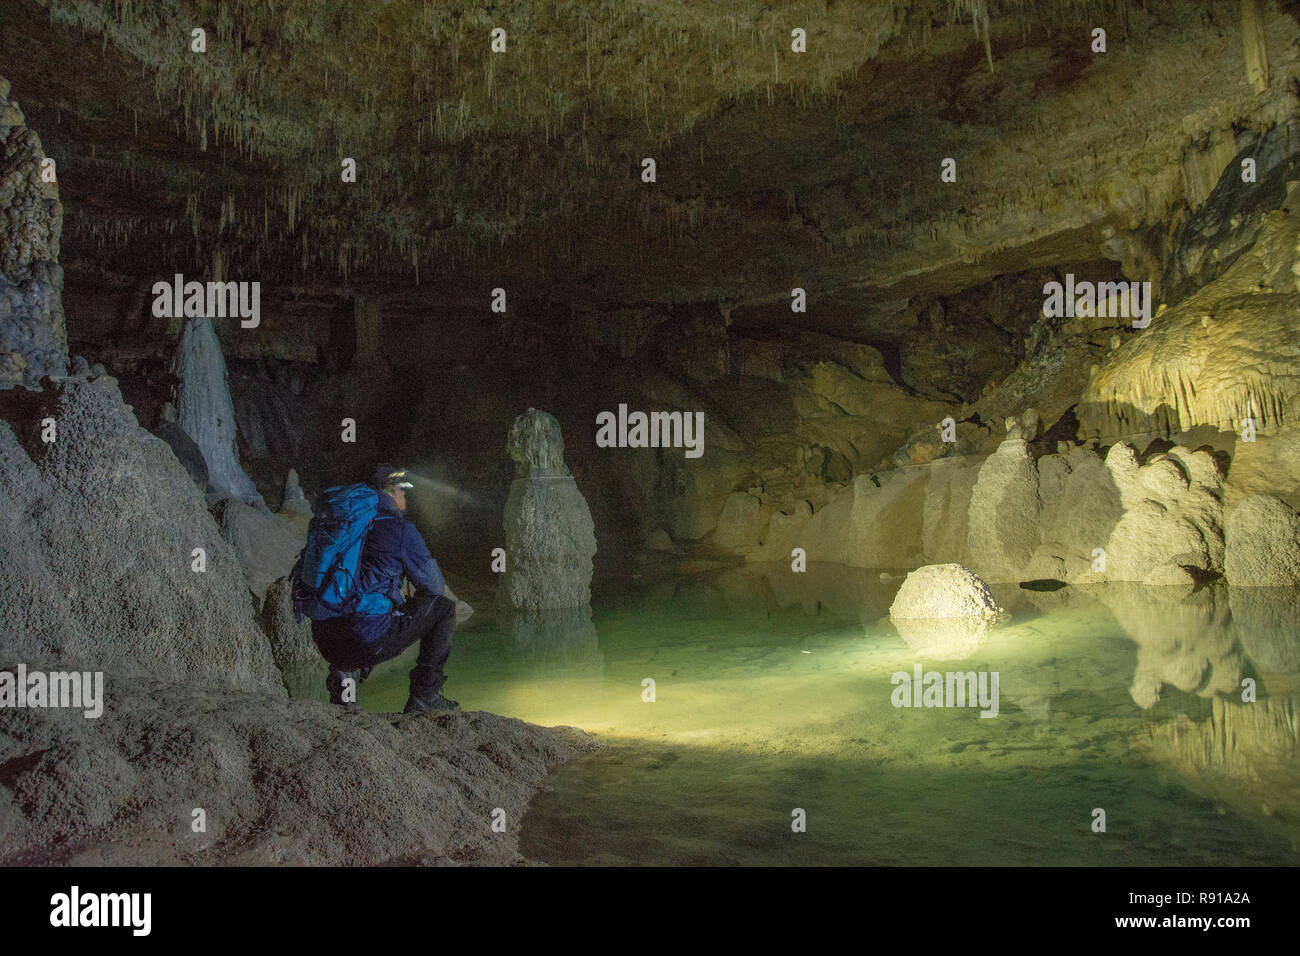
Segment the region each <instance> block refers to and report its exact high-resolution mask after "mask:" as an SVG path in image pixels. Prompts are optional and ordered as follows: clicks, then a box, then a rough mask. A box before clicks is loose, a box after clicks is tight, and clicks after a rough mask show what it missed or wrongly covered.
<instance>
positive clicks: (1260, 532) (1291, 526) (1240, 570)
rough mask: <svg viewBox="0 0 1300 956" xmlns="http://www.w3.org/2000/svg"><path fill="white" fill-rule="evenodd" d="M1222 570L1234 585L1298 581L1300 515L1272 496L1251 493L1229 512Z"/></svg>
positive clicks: (1276, 585) (1261, 586)
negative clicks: (1230, 513)
mask: <svg viewBox="0 0 1300 956" xmlns="http://www.w3.org/2000/svg"><path fill="white" fill-rule="evenodd" d="M1225 545H1226V547H1225V551H1224V556H1223V573H1224V576H1225V577H1226V578H1227V579H1228V581H1229V582H1230V583H1231V584H1233V585H1234V586H1236V587H1251V588H1264V587H1281V586H1285V585H1296V584H1300V515H1297V514H1296V512H1295V509H1294V508H1292V507H1291V506H1290V505H1288V504H1287V503H1286V502H1284V501H1279V500H1278V499H1277V498H1274V497H1273V496H1272V495H1252V496H1251V497H1249V498H1247V499H1246V500H1245V501H1243V502H1242V503H1241V504H1239V505H1238V506H1237V507H1236V509H1235V510H1234V511H1233V512H1232V515H1231V516H1230V517H1229V518H1228V529H1227V535H1226V541H1225Z"/></svg>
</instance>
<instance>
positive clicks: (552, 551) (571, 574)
mask: <svg viewBox="0 0 1300 956" xmlns="http://www.w3.org/2000/svg"><path fill="white" fill-rule="evenodd" d="M506 450H507V452H508V453H509V455H510V457H511V458H513V459H514V461H515V463H516V474H517V475H518V477H516V478H515V480H514V481H513V482H511V483H510V496H509V498H507V500H506V509H505V536H506V570H505V573H504V574H503V575H502V576H501V584H500V587H499V589H498V591H497V598H498V600H499V601H500V602H502V603H503V604H505V605H506V606H508V607H511V608H515V609H518V610H529V611H537V610H551V609H555V608H576V607H582V606H584V605H586V604H589V603H590V602H591V573H592V564H591V559H592V557H593V556H594V555H595V553H596V535H595V526H594V525H593V524H592V520H591V511H590V510H589V509H588V507H587V500H586V499H585V498H584V497H583V496H582V492H580V491H579V490H578V485H577V483H576V482H575V481H574V480H573V476H572V475H570V474H569V469H568V468H567V467H566V466H565V464H564V439H563V437H562V436H561V434H560V424H559V422H557V421H556V420H555V418H554V417H553V416H551V415H548V414H547V413H546V412H543V411H539V410H538V409H535V408H530V409H529V410H528V411H527V412H526V413H525V414H523V415H520V416H519V417H518V418H517V419H515V423H514V425H513V426H512V427H511V429H510V440H509V442H508V444H507V446H506Z"/></svg>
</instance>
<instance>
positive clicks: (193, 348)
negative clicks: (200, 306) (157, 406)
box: [172, 318, 263, 505]
mask: <svg viewBox="0 0 1300 956" xmlns="http://www.w3.org/2000/svg"><path fill="white" fill-rule="evenodd" d="M172 371H173V373H174V374H175V375H176V376H177V377H178V378H179V379H180V387H179V389H178V391H177V397H176V416H177V423H178V424H179V425H180V427H181V428H182V429H183V430H184V432H185V434H187V435H189V436H190V438H192V439H193V440H194V442H195V443H196V444H197V445H198V446H199V450H200V451H202V452H203V460H204V461H205V462H206V463H207V467H208V483H209V484H210V485H211V486H212V489H213V491H214V492H216V493H217V494H219V495H229V496H230V497H233V498H238V499H240V500H241V501H243V502H246V503H248V504H252V505H262V504H263V501H262V496H261V495H260V494H259V493H258V491H257V487H256V486H255V485H254V484H253V480H252V479H251V478H249V477H248V475H246V474H245V473H244V469H243V468H242V467H241V466H240V464H239V451H238V449H237V448H236V447H235V430H236V429H235V406H234V403H233V402H231V400H230V385H229V383H228V382H227V379H226V360H225V358H224V357H223V356H222V354H221V342H220V341H218V339H217V333H216V331H215V330H214V329H213V328H212V320H211V319H208V318H190V319H186V320H185V329H184V331H183V332H182V333H181V337H180V342H179V343H178V344H177V346H176V357H175V359H174V360H173V362H172Z"/></svg>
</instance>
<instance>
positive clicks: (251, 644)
mask: <svg viewBox="0 0 1300 956" xmlns="http://www.w3.org/2000/svg"><path fill="white" fill-rule="evenodd" d="M33 397H34V399H35V400H36V401H37V402H38V404H36V405H31V406H30V407H16V408H13V409H12V411H9V412H7V413H6V417H7V419H8V420H7V422H0V489H2V493H0V498H3V500H4V501H5V507H4V508H0V542H2V543H0V552H3V560H0V593H3V595H4V600H3V601H0V641H2V642H3V653H2V654H0V657H2V658H3V659H4V662H5V663H10V662H13V661H15V660H24V661H27V662H28V663H29V664H30V663H32V662H35V661H58V662H60V663H62V664H65V665H68V666H76V667H79V668H82V669H89V670H105V671H113V672H118V673H129V674H141V673H145V674H149V675H151V676H154V677H162V676H166V677H171V678H173V679H176V680H191V681H206V682H210V683H211V684H213V685H214V686H225V687H239V688H244V689H257V690H260V691H263V692H273V693H283V688H282V687H281V684H280V677H279V674H278V673H277V671H276V669H275V664H274V662H273V660H272V658H271V651H270V648H269V647H268V645H267V642H266V638H265V636H264V635H263V634H262V632H261V631H260V630H259V628H258V626H257V623H256V622H255V620H254V619H253V613H252V605H251V602H250V600H249V597H248V586H247V584H246V583H245V580H244V576H243V574H242V573H241V571H240V566H239V562H238V560H237V558H236V556H235V553H234V551H233V550H232V549H231V548H230V546H229V545H228V544H226V542H225V541H223V540H222V538H221V534H220V532H219V530H218V528H217V525H216V524H215V523H214V522H213V520H212V517H211V515H210V514H209V513H208V511H207V509H206V507H205V506H204V501H203V496H202V494H201V493H200V492H199V491H198V489H196V488H195V486H194V482H193V481H191V480H190V476H189V475H188V474H187V473H186V471H185V469H184V468H183V467H182V466H181V464H180V462H178V461H177V460H176V457H175V456H174V455H173V454H172V452H171V450H170V449H169V448H168V447H167V445H165V444H164V443H163V442H162V441H160V440H159V439H158V438H155V437H154V436H153V435H150V434H149V433H148V432H146V431H145V430H144V429H142V428H140V427H139V425H138V424H137V422H136V421H135V418H134V417H133V416H132V414H131V411H130V410H129V409H128V408H127V406H126V405H124V404H123V402H122V398H121V395H120V393H119V392H118V389H117V384H116V382H115V381H114V380H113V379H111V378H106V377H105V378H97V379H95V380H93V381H85V380H78V379H69V380H67V381H66V382H64V383H62V384H60V385H58V386H57V387H55V388H54V389H53V390H52V391H50V392H48V393H45V394H43V395H37V396H33ZM47 416H48V417H50V418H52V419H53V420H54V422H55V423H56V424H57V427H58V431H57V439H56V440H55V441H53V442H51V443H50V444H49V445H48V446H47V445H44V444H43V443H42V442H41V441H40V439H39V437H37V435H38V432H37V431H35V430H34V428H35V427H36V426H37V425H38V423H39V422H40V421H42V420H43V419H44V418H45V417H47ZM28 435H30V436H32V437H31V438H30V439H28V441H27V443H26V444H25V443H24V441H23V440H20V437H19V436H28ZM196 552H200V553H197V554H196Z"/></svg>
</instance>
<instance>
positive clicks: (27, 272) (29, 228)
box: [0, 76, 68, 388]
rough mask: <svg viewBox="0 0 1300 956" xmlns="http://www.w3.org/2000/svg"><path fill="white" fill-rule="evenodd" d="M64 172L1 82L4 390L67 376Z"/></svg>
mask: <svg viewBox="0 0 1300 956" xmlns="http://www.w3.org/2000/svg"><path fill="white" fill-rule="evenodd" d="M62 227H63V206H62V205H61V204H60V202H59V187H58V185H57V170H56V167H55V166H54V165H53V160H50V159H49V158H48V157H47V156H46V155H45V153H44V151H43V150H42V149H41V140H40V137H39V136H37V135H36V133H35V131H34V130H31V129H29V128H28V127H27V125H26V122H25V120H24V117H23V113H22V110H20V109H19V108H18V103H17V101H16V100H14V99H12V98H11V96H10V88H9V81H8V80H7V79H5V78H4V77H3V76H0V388H8V387H12V386H14V385H35V384H36V383H37V382H39V381H40V380H41V378H42V377H43V376H46V375H55V376H58V375H65V374H67V370H68V332H67V327H66V322H65V320H64V316H63V301H62V297H61V295H60V293H61V292H62V290H63V269H62V268H61V267H60V266H59V263H58V258H59V238H60V233H61V231H62Z"/></svg>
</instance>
